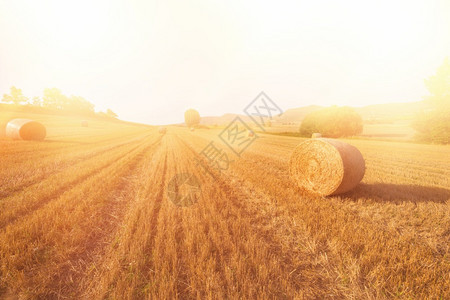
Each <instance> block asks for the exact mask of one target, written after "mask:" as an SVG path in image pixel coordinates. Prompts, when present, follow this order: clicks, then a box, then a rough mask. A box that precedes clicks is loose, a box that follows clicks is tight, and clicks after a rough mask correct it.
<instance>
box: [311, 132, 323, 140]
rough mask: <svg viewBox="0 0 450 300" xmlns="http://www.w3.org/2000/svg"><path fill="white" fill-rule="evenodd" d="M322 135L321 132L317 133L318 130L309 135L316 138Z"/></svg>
mask: <svg viewBox="0 0 450 300" xmlns="http://www.w3.org/2000/svg"><path fill="white" fill-rule="evenodd" d="M321 137H322V134H321V133H318V132H314V133H313V134H312V135H311V138H312V139H317V138H321Z"/></svg>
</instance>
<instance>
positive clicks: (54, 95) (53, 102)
mask: <svg viewBox="0 0 450 300" xmlns="http://www.w3.org/2000/svg"><path fill="white" fill-rule="evenodd" d="M42 101H43V106H45V107H49V108H55V109H61V110H63V109H64V108H65V107H66V105H67V97H66V96H65V95H63V93H62V92H61V91H60V90H59V89H57V88H47V89H44V96H43V97H42Z"/></svg>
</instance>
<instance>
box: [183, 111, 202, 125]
mask: <svg viewBox="0 0 450 300" xmlns="http://www.w3.org/2000/svg"><path fill="white" fill-rule="evenodd" d="M184 122H185V123H186V126H188V127H192V126H195V125H198V124H199V123H200V114H199V113H198V111H196V110H195V109H188V110H187V111H186V112H185V113H184Z"/></svg>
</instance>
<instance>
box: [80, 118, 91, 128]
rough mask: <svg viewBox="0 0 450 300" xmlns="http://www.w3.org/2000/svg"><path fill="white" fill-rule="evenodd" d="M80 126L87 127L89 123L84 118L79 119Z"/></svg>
mask: <svg viewBox="0 0 450 300" xmlns="http://www.w3.org/2000/svg"><path fill="white" fill-rule="evenodd" d="M81 127H89V123H88V121H86V120H83V121H81Z"/></svg>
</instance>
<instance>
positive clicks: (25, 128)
mask: <svg viewBox="0 0 450 300" xmlns="http://www.w3.org/2000/svg"><path fill="white" fill-rule="evenodd" d="M46 135H47V130H46V129H45V126H44V125H42V124H41V123H39V122H36V121H33V120H28V119H13V120H11V121H9V122H8V124H7V125H6V136H7V137H10V138H12V139H14V140H34V141H42V140H43V139H45V136H46Z"/></svg>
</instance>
